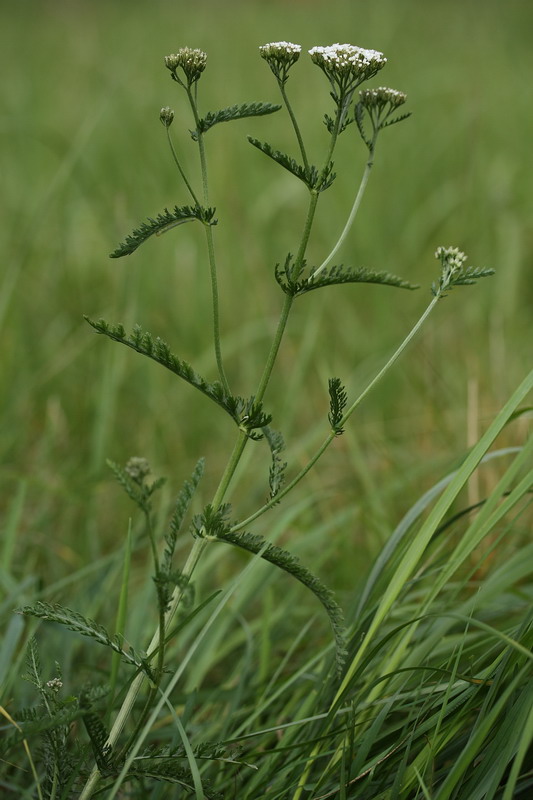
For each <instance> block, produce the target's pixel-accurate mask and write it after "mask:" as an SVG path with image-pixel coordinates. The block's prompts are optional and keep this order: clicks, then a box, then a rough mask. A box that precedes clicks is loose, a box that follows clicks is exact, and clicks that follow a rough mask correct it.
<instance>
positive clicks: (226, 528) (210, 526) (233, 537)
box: [193, 503, 346, 672]
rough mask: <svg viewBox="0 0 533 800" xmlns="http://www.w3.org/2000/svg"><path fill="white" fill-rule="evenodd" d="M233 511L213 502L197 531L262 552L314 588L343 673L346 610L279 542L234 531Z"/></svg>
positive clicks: (195, 522) (196, 523)
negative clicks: (213, 504) (217, 506)
mask: <svg viewBox="0 0 533 800" xmlns="http://www.w3.org/2000/svg"><path fill="white" fill-rule="evenodd" d="M230 511H231V506H230V505H229V504H228V503H224V504H223V505H221V506H220V507H219V508H218V509H214V508H213V507H212V506H211V505H208V506H206V507H205V509H204V511H203V513H202V514H199V515H197V516H196V517H195V518H194V520H193V530H194V531H195V534H196V536H199V537H202V538H207V539H210V540H213V541H222V542H227V543H228V544H232V545H235V546H236V547H241V548H242V549H243V550H247V551H248V552H249V553H253V554H254V555H256V554H257V553H261V558H264V559H265V561H268V562H270V563H271V564H274V565H275V566H276V567H279V568H280V569H282V570H284V571H285V572H288V573H289V575H292V576H293V577H294V578H296V579H297V580H298V581H300V583H303V585H304V586H306V587H307V588H308V589H310V590H311V591H312V592H313V594H314V595H316V597H317V598H318V599H319V600H320V602H321V603H322V605H323V606H324V608H325V610H326V613H327V615H328V617H329V620H330V623H331V627H332V629H333V634H334V637H335V645H336V661H337V670H338V671H339V672H340V671H341V669H342V665H343V663H344V660H345V657H346V646H345V628H344V618H343V614H342V610H341V608H340V606H339V605H338V604H337V602H336V601H335V598H334V595H333V592H332V591H331V590H330V589H328V588H327V586H326V585H325V584H323V583H322V581H320V580H319V578H317V577H316V576H315V575H313V573H312V572H310V571H309V570H308V569H307V567H304V566H303V564H302V563H301V561H300V560H299V559H298V558H297V557H296V556H293V555H292V554H291V553H289V552H288V551H287V550H283V549H282V548H281V547H278V546H277V545H273V544H267V540H266V539H264V538H263V537H262V536H259V535H256V534H252V533H245V532H243V533H240V532H238V533H234V532H232V531H231V527H230V524H229V522H228V518H229V514H230ZM265 545H266V547H265Z"/></svg>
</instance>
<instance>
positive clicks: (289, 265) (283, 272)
mask: <svg viewBox="0 0 533 800" xmlns="http://www.w3.org/2000/svg"><path fill="white" fill-rule="evenodd" d="M305 266H306V263H305V261H303V262H302V266H301V268H300V271H299V274H298V275H296V276H293V274H292V272H293V269H294V265H293V262H292V255H291V254H290V253H289V255H288V256H287V258H286V259H285V263H284V265H283V267H280V265H279V264H276V267H275V276H276V280H277V282H278V284H279V285H280V286H281V288H282V289H283V291H284V292H285V294H288V295H289V296H290V297H298V296H300V295H302V294H305V293H306V292H311V291H312V290H313V289H322V288H323V287H324V286H335V285H339V284H343V283H378V284H382V285H383V286H395V287H397V288H398V289H410V290H413V289H418V288H419V286H418V285H417V284H413V283H410V282H409V281H406V280H404V279H403V278H399V277H398V276H397V275H392V274H391V273H390V272H375V271H374V270H372V269H367V268H365V267H344V266H343V265H342V264H340V265H339V266H333V267H329V268H325V269H323V270H321V271H320V272H319V274H318V275H317V276H316V277H315V274H314V272H313V271H312V270H311V271H310V274H309V275H308V277H306V278H301V279H299V278H300V275H301V273H302V271H303V270H304V268H305Z"/></svg>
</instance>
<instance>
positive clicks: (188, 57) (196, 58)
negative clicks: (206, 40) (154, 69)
mask: <svg viewBox="0 0 533 800" xmlns="http://www.w3.org/2000/svg"><path fill="white" fill-rule="evenodd" d="M206 63H207V53H204V51H203V50H198V49H197V48H196V49H193V48H191V47H182V48H181V49H180V50H178V52H177V53H172V54H171V55H169V56H165V66H166V67H167V69H169V70H170V71H171V73H172V77H173V78H174V80H178V77H177V75H176V70H177V69H178V67H181V68H182V70H183V71H184V73H185V75H186V76H187V80H188V82H189V86H190V85H191V84H192V83H194V81H197V80H198V78H199V77H200V75H201V74H202V72H203V71H204V69H205V65H206Z"/></svg>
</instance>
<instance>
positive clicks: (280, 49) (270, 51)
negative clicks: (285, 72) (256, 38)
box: [259, 42, 302, 57]
mask: <svg viewBox="0 0 533 800" xmlns="http://www.w3.org/2000/svg"><path fill="white" fill-rule="evenodd" d="M259 52H260V53H261V55H262V56H263V57H265V56H266V55H277V56H278V57H281V56H283V55H295V54H298V55H300V53H301V52H302V48H301V47H300V45H299V44H293V43H292V42H269V43H268V44H263V45H261V47H260V48H259ZM263 54H265V55H263Z"/></svg>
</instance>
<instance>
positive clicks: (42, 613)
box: [17, 600, 152, 679]
mask: <svg viewBox="0 0 533 800" xmlns="http://www.w3.org/2000/svg"><path fill="white" fill-rule="evenodd" d="M17 611H18V613H19V614H26V615H28V616H32V617H38V618H39V619H45V620H49V621H50V622H57V623H58V624H59V625H63V626H64V627H65V628H68V629H69V630H71V631H74V632H75V633H79V634H81V635H82V636H87V637H88V638H89V639H93V640H94V641H96V642H98V644H102V645H104V647H109V648H111V650H114V651H115V653H120V655H121V656H122V658H123V659H124V660H125V661H127V662H128V664H131V665H133V666H135V667H136V668H137V669H139V670H142V671H143V672H145V673H146V674H147V675H148V676H149V677H150V679H151V678H152V674H151V670H150V667H149V665H148V663H147V661H146V660H145V659H144V658H140V657H139V656H137V654H136V653H135V651H134V650H133V648H129V649H128V650H125V649H124V647H123V645H122V639H121V637H120V636H118V635H116V634H115V635H114V636H111V635H110V634H109V633H108V632H107V630H106V629H105V628H104V627H103V625H100V624H99V623H97V622H95V621H94V620H92V619H89V618H88V617H84V616H82V615H81V614H79V613H78V612H77V611H72V609H70V608H66V607H65V606H61V605H59V603H54V604H53V605H52V604H51V603H43V602H42V601H41V600H38V601H37V602H36V603H34V605H32V606H23V607H22V608H19V609H17Z"/></svg>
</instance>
